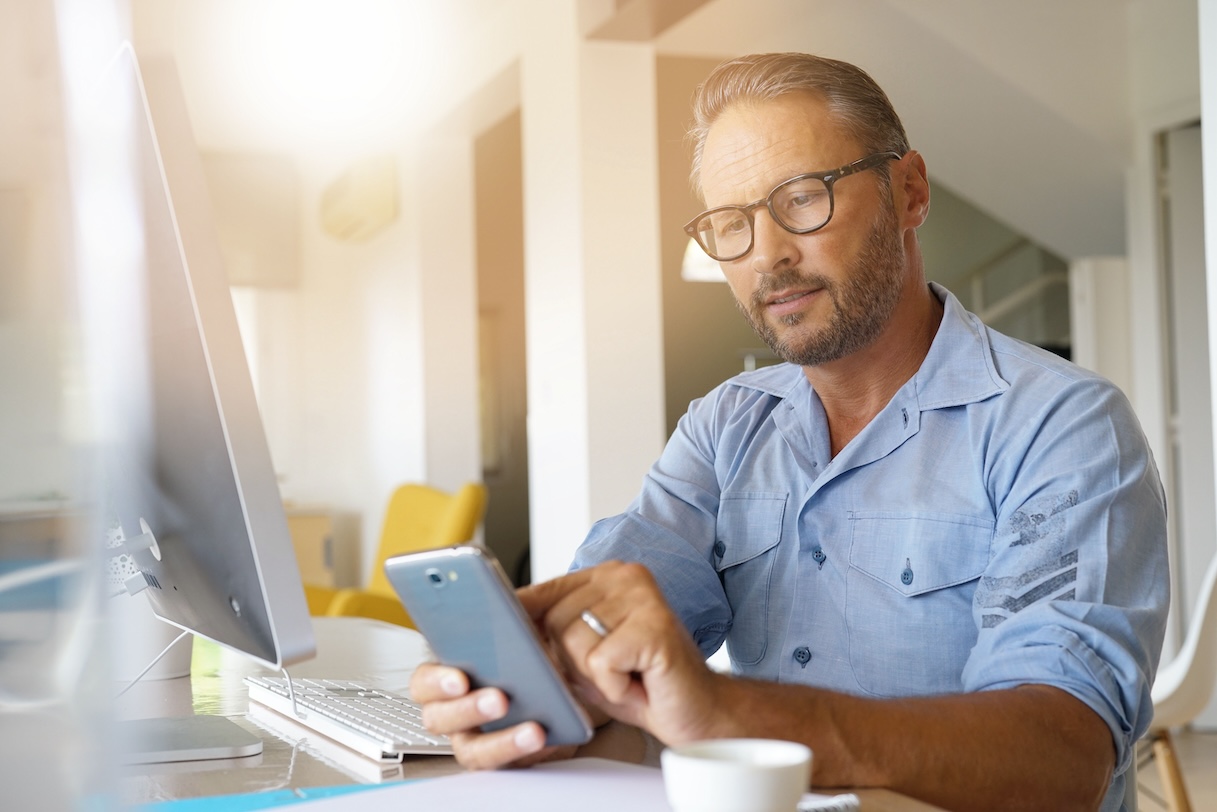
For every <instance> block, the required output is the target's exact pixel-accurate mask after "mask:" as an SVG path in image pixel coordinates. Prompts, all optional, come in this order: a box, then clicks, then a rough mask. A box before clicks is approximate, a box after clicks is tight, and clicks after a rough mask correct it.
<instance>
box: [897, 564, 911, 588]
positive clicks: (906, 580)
mask: <svg viewBox="0 0 1217 812" xmlns="http://www.w3.org/2000/svg"><path fill="white" fill-rule="evenodd" d="M900 583H902V584H904V585H905V586H908V585H909V584H911V583H913V565H912V564H911V563H909V560H908V559H907V558H906V559H904V571H903V572H901V573H900Z"/></svg>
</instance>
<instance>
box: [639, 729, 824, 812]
mask: <svg viewBox="0 0 1217 812" xmlns="http://www.w3.org/2000/svg"><path fill="white" fill-rule="evenodd" d="M659 760H660V764H661V765H662V766H663V785H664V790H665V791H666V793H667V796H668V803H669V804H671V805H672V809H673V810H675V812H794V810H795V808H796V807H797V806H798V804H799V799H800V798H802V797H803V793H804V792H806V791H807V785H808V784H809V783H810V782H811V750H810V748H808V747H806V746H804V745H802V744H798V743H796V742H787V741H778V740H776V739H707V740H705V741H698V742H690V743H689V744H684V745H680V746H678V747H670V748H668V749H666V750H664V751H663V752H662V753H661V754H660V756H659Z"/></svg>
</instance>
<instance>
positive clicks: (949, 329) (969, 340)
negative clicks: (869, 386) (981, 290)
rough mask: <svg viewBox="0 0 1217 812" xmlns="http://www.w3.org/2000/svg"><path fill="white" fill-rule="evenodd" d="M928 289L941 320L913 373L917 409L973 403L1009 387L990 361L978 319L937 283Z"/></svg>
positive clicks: (986, 337)
mask: <svg viewBox="0 0 1217 812" xmlns="http://www.w3.org/2000/svg"><path fill="white" fill-rule="evenodd" d="M930 290H931V291H933V293H934V295H935V296H937V297H938V299H939V300H940V301H941V302H942V306H943V314H942V323H941V324H940V325H939V326H938V333H937V334H936V335H935V336H934V341H933V343H931V344H930V351H929V353H927V354H926V356H925V360H924V361H922V362H921V368H920V369H918V370H917V374H916V375H914V376H913V381H912V382H913V386H914V389H915V390H916V393H917V403H918V405H919V406H920V407H921V409H922V410H923V411H924V410H927V409H941V408H944V407H947V406H960V405H963V404H965V403H977V402H979V401H982V400H985V399H986V398H990V397H993V396H994V395H998V394H1001V393H1002V392H1004V391H1006V390H1007V389H1009V388H1010V384H1009V383H1007V382H1006V381H1005V379H1003V378H1002V377H1001V375H999V374H998V372H997V367H996V366H995V365H994V364H993V348H992V347H991V346H990V345H989V334H988V331H987V329H986V328H985V326H984V324H982V323H981V321H980V318H979V317H977V316H976V315H975V314H973V313H969V312H968V311H967V310H965V309H964V307H963V305H962V304H960V302H959V299H957V298H955V295H954V294H953V293H951V292H950V291H949V290H947V289H946V288H944V287H943V286H942V285H939V284H938V283H937V282H931V283H930Z"/></svg>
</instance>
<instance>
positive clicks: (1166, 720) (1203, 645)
mask: <svg viewBox="0 0 1217 812" xmlns="http://www.w3.org/2000/svg"><path fill="white" fill-rule="evenodd" d="M1214 592H1217V556H1214V557H1213V560H1212V562H1211V563H1210V564H1209V569H1208V572H1207V573H1205V576H1204V583H1203V586H1201V588H1200V597H1199V600H1197V601H1196V610H1195V613H1194V614H1193V615H1192V620H1191V623H1190V624H1189V625H1188V629H1187V639H1185V640H1184V641H1183V648H1182V649H1180V650H1179V653H1178V654H1177V655H1175V658H1174V659H1173V660H1171V661H1170V663H1169V664H1167V665H1166V666H1165V667H1163V668H1160V669H1158V678H1157V679H1156V680H1155V681H1154V687H1153V689H1152V691H1151V695H1152V697H1153V700H1154V718H1153V721H1152V722H1150V725H1149V731H1148V732H1147V733H1146V734H1145V735H1146V739H1147V740H1148V741H1149V743H1150V744H1151V745H1152V748H1153V749H1152V754H1151V756H1150V757H1151V758H1153V759H1155V760H1156V761H1157V762H1158V774H1159V775H1160V776H1161V777H1162V787H1163V790H1164V791H1165V792H1166V801H1167V804H1168V805H1169V807H1170V809H1171V812H1191V808H1192V805H1191V802H1190V801H1189V800H1188V797H1187V787H1186V786H1185V785H1184V783H1183V773H1182V772H1181V771H1180V769H1179V760H1178V759H1177V758H1176V756H1175V745H1174V743H1173V742H1172V741H1171V734H1170V729H1171V728H1174V727H1179V726H1181V725H1186V724H1187V723H1188V722H1190V721H1192V720H1193V719H1195V718H1196V715H1197V714H1198V713H1200V712H1201V711H1202V710H1204V708H1205V706H1206V705H1208V703H1209V699H1210V698H1212V696H1213V685H1214V682H1217V596H1214Z"/></svg>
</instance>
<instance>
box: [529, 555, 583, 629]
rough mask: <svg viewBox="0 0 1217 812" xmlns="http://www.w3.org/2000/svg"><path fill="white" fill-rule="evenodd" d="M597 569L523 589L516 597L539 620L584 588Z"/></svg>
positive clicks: (560, 577)
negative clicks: (553, 607)
mask: <svg viewBox="0 0 1217 812" xmlns="http://www.w3.org/2000/svg"><path fill="white" fill-rule="evenodd" d="M601 566H603V565H601ZM596 569H598V567H592V568H591V569H586V570H576V571H574V572H570V573H567V574H566V575H562V576H559V577H557V578H553V579H551V580H549V581H542V582H540V583H538V584H530V585H529V586H526V587H521V588H520V589H518V590H516V597H518V598H519V599H520V604H521V605H522V606H523V607H524V611H526V612H528V615H529V617H531V618H532V619H533V620H539V619H540V618H541V617H542V616H544V615H545V613H546V612H548V611H549V610H550V608H551V607H552V606H553V605H554V604H555V603H557V602H558V601H560V600H562V599H563V598H565V597H566V596H567V595H569V594H570V593H571V592H574V591H575V590H577V589H579V588H580V587H582V586H584V585H585V584H586V583H587V582H588V581H589V580H590V579H591V578H592V577H593V575H594V574H595V571H596Z"/></svg>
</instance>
